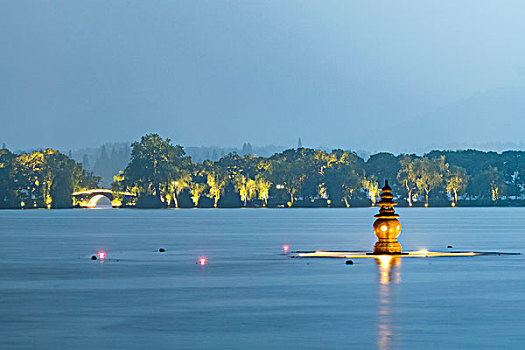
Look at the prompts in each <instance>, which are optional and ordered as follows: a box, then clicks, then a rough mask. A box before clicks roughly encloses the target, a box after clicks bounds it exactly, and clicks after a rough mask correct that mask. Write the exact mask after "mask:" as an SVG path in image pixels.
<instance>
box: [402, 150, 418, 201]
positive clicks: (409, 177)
mask: <svg viewBox="0 0 525 350" xmlns="http://www.w3.org/2000/svg"><path fill="white" fill-rule="evenodd" d="M399 163H400V166H401V169H400V170H399V173H398V174H397V181H398V182H399V183H400V184H401V185H402V186H403V188H404V189H405V191H406V194H407V201H408V205H409V206H412V198H413V193H414V191H415V190H416V179H417V174H416V171H415V169H414V161H413V160H412V158H411V157H410V156H404V157H402V158H401V160H400V161H399Z"/></svg>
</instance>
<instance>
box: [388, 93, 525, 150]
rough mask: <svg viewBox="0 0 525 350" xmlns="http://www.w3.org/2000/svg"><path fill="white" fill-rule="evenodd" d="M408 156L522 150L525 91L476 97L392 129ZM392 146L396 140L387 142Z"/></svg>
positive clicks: (524, 127)
mask: <svg viewBox="0 0 525 350" xmlns="http://www.w3.org/2000/svg"><path fill="white" fill-rule="evenodd" d="M393 129H394V130H395V132H394V133H393V135H396V134H403V133H405V134H406V132H404V130H405V129H410V130H416V132H413V133H411V134H410V136H409V137H404V138H403V141H402V143H403V148H406V149H407V150H410V152H418V153H420V152H426V151H428V150H430V149H443V148H451V149H465V148H476V149H487V150H488V149H490V150H495V151H498V150H504V149H525V143H524V141H525V135H524V133H523V130H525V88H522V87H521V88H504V89H503V88H502V89H496V90H490V91H486V92H483V93H477V94H475V95H473V96H471V97H469V98H467V99H463V100H459V101H456V102H454V103H451V104H449V105H447V106H444V107H442V108H439V109H438V110H436V111H433V112H431V113H428V114H425V115H422V116H420V117H418V118H414V119H412V120H411V121H409V122H408V123H398V124H397V125H395V126H394V127H393ZM389 141H390V142H395V139H393V140H389Z"/></svg>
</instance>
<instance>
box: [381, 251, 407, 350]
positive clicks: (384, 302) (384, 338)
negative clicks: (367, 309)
mask: <svg viewBox="0 0 525 350" xmlns="http://www.w3.org/2000/svg"><path fill="white" fill-rule="evenodd" d="M375 258H376V262H377V265H378V267H379V310H378V325H377V327H378V332H377V348H378V349H380V350H387V349H392V340H393V339H394V337H395V333H394V327H393V318H392V293H391V287H392V286H391V285H392V284H398V283H400V282H401V273H400V269H401V259H400V258H399V257H395V256H391V255H380V256H376V257H375Z"/></svg>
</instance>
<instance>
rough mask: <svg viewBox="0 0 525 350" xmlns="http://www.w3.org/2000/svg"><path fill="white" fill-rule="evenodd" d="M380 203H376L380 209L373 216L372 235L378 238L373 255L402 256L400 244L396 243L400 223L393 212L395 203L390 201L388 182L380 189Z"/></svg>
mask: <svg viewBox="0 0 525 350" xmlns="http://www.w3.org/2000/svg"><path fill="white" fill-rule="evenodd" d="M382 191H383V192H382V193H381V201H379V202H377V204H378V205H379V206H381V208H380V209H379V214H376V215H374V217H376V218H377V219H376V221H375V222H374V233H375V235H376V236H377V238H378V241H377V243H376V244H375V245H374V254H402V253H401V244H399V242H398V241H397V236H399V234H400V233H401V223H400V222H399V220H398V219H397V218H398V217H399V215H397V214H396V213H395V211H394V205H396V204H397V202H394V201H392V199H393V198H394V196H393V195H392V188H390V186H388V180H386V181H385V187H383V188H382Z"/></svg>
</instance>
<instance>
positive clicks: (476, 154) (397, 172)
mask: <svg viewBox="0 0 525 350" xmlns="http://www.w3.org/2000/svg"><path fill="white" fill-rule="evenodd" d="M524 156H525V152H518V151H512V152H504V153H502V154H498V153H495V152H481V151H472V150H468V151H433V152H430V153H429V154H427V155H425V156H422V157H420V156H416V155H398V156H395V155H393V154H390V153H378V154H375V155H373V156H371V157H370V158H369V159H368V160H367V161H366V162H365V161H364V160H363V159H362V158H360V157H358V156H357V155H356V154H355V153H353V152H349V151H343V150H333V151H331V152H325V151H322V150H314V149H309V148H298V149H289V150H286V151H284V152H282V153H278V154H274V155H273V156H271V157H269V158H265V157H257V156H255V155H251V154H248V155H245V156H239V155H238V154H236V153H230V154H227V155H225V156H224V157H222V158H220V159H219V160H217V161H204V162H203V163H193V162H192V161H191V159H190V158H189V157H186V156H185V152H184V150H183V148H182V147H181V146H174V145H172V144H171V143H170V140H169V139H166V140H163V139H162V138H160V137H159V136H158V135H156V134H150V135H146V136H144V137H142V139H141V141H140V142H135V143H134V144H133V145H132V155H131V161H130V163H129V164H128V166H127V167H126V169H125V170H124V171H122V172H121V173H120V175H118V176H116V177H115V182H114V183H113V185H112V188H113V189H114V190H115V191H119V192H131V193H133V194H135V195H136V197H128V198H126V199H124V201H127V202H125V203H123V204H124V205H130V206H133V205H137V206H155V207H158V206H172V207H193V206H197V207H238V206H332V207H334V206H335V207H338V206H342V207H344V206H346V207H350V206H368V205H370V204H372V203H375V201H376V200H377V199H378V196H379V193H380V187H382V185H383V183H384V180H390V184H391V186H392V187H393V188H394V193H395V194H396V195H398V197H399V198H398V199H397V200H398V201H399V202H400V205H416V206H418V205H419V206H422V205H447V206H448V205H451V203H454V205H456V204H460V205H496V204H498V205H499V204H508V203H509V202H512V201H514V204H521V202H520V201H519V199H520V198H521V196H522V195H523V194H524V193H523V192H524V188H525V183H524V182H525V178H524V177H523V175H521V174H522V173H523V172H524V171H525V162H524V161H523V159H524V158H523V157H524Z"/></svg>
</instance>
